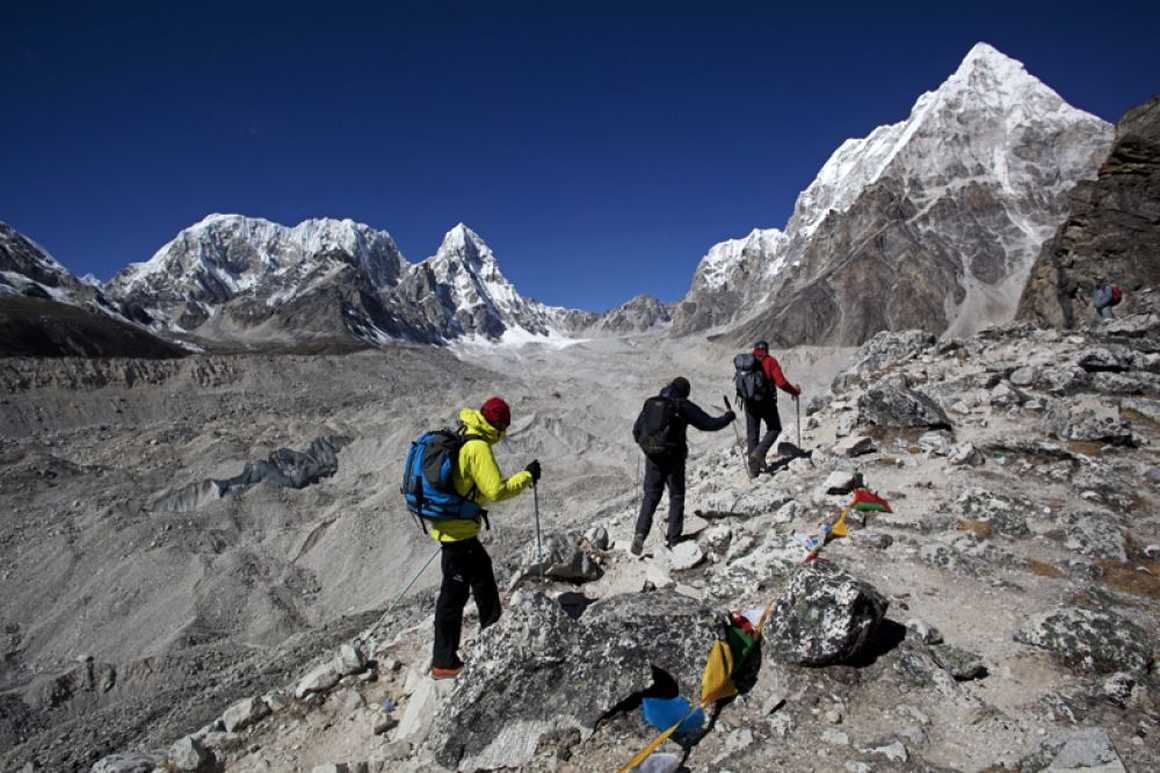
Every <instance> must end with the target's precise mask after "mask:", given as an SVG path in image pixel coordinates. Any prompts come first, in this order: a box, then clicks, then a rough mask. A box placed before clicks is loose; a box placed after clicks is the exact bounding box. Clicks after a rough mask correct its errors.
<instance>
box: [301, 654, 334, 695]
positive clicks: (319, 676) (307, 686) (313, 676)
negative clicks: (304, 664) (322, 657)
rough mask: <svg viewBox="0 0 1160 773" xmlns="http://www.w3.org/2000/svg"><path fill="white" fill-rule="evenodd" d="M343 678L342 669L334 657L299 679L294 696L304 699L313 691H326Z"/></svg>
mask: <svg viewBox="0 0 1160 773" xmlns="http://www.w3.org/2000/svg"><path fill="white" fill-rule="evenodd" d="M341 678H342V670H341V668H340V666H339V664H337V663H335V662H334V660H333V659H331V660H328V661H326V662H325V663H320V664H319V665H317V666H315V667H314V668H312V669H311V670H310V671H308V672H307V674H306V676H304V677H302V678H301V679H300V680H298V685H297V686H296V687H295V688H294V697H295V698H297V699H298V700H302V699H303V698H305V697H306V696H307V695H309V694H311V693H317V692H326V691H327V690H329V689H330V688H331V687H334V686H335V685H336V684H338V680H339V679H341Z"/></svg>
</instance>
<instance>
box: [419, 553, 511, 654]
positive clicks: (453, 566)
mask: <svg viewBox="0 0 1160 773" xmlns="http://www.w3.org/2000/svg"><path fill="white" fill-rule="evenodd" d="M441 562H442V566H443V585H442V586H441V587H440V588H439V600H438V601H436V602H435V651H434V654H433V655H432V658H431V665H432V666H433V667H435V668H453V667H455V666H457V665H459V663H460V660H459V637H460V634H461V632H462V630H463V607H464V606H466V605H467V597H468V595H469V594H470V595H474V596H475V606H476V608H477V609H478V610H479V627H480V630H482V629H484V628H487V627H488V626H489V625H491V624H492V623H494V622H495V621H497V620H499V615H500V612H501V611H502V608H501V607H500V602H499V588H497V587H496V584H495V572H493V571H492V568H491V556H489V555H488V554H487V551H486V550H484V549H483V544H482V543H481V542H480V541H479V538H478V537H472V538H471V539H465V540H461V541H459V542H444V543H443V555H442V557H441Z"/></svg>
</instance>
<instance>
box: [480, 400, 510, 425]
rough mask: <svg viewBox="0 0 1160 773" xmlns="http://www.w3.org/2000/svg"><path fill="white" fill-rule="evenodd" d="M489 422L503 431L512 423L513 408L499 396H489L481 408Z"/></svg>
mask: <svg viewBox="0 0 1160 773" xmlns="http://www.w3.org/2000/svg"><path fill="white" fill-rule="evenodd" d="M479 412H480V413H482V414H483V418H485V419H487V423H488V424H490V425H491V426H493V427H495V428H496V429H498V430H499V431H500V432H503V431H504V430H505V429H507V428H508V425H509V424H511V423H512V409H511V408H509V407H508V404H507V403H505V402H504V401H503V399H502V398H499V397H489V398H488V399H487V402H485V403H484V404H483V407H482V408H480V409H479Z"/></svg>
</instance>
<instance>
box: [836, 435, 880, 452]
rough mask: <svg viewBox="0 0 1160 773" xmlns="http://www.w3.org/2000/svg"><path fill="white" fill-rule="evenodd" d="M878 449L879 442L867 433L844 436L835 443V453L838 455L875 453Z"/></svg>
mask: <svg viewBox="0 0 1160 773" xmlns="http://www.w3.org/2000/svg"><path fill="white" fill-rule="evenodd" d="M876 450H878V446H877V444H876V443H875V442H874V439H873V438H870V437H866V436H865V435H850V436H849V437H847V438H843V439H842V440H840V441H838V442H837V443H835V444H834V454H835V455H836V456H848V457H854V456H861V455H862V454H869V453H873V452H874V451H876Z"/></svg>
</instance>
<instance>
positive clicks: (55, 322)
mask: <svg viewBox="0 0 1160 773" xmlns="http://www.w3.org/2000/svg"><path fill="white" fill-rule="evenodd" d="M150 322H151V319H150V318H149V316H148V314H146V313H145V312H144V311H143V310H142V309H140V308H138V307H135V306H133V305H132V304H126V303H119V302H116V301H113V300H111V299H110V298H109V297H108V296H107V295H106V294H105V293H104V292H103V291H102V289H101V287H100V285H99V283H97V284H91V283H87V282H83V281H81V280H79V279H77V278H76V277H75V276H73V275H72V273H71V272H69V270H68V269H66V268H65V267H64V266H62V265H61V264H60V263H59V262H58V261H57V260H56V259H55V258H54V257H53V256H52V255H50V254H49V253H48V252H47V251H46V250H45V249H44V248H43V247H41V246H40V245H38V244H36V243H35V242H33V241H32V240H31V239H29V238H27V237H26V236H24V235H22V234H20V233H19V232H18V231H16V230H15V229H14V228H12V227H11V226H9V225H7V224H6V223H0V356H43V357H59V356H87V357H115V356H122V357H123V356H130V355H131V356H137V357H179V356H182V355H183V354H185V353H186V351H185V350H183V349H181V348H180V347H178V346H175V345H173V344H172V343H169V342H167V341H163V340H161V339H160V338H158V337H156V336H154V335H152V334H151V333H149V332H148V331H147V330H146V329H145V326H146V325H148V324H149V323H150Z"/></svg>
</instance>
